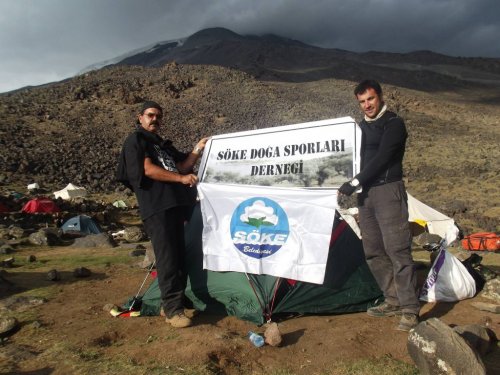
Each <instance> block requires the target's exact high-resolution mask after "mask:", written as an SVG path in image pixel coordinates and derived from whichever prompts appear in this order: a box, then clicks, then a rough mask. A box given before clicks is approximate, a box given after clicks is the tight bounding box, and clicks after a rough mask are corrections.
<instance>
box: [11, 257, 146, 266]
mask: <svg viewBox="0 0 500 375" xmlns="http://www.w3.org/2000/svg"><path fill="white" fill-rule="evenodd" d="M133 261H136V260H135V259H131V257H130V256H129V255H128V254H116V255H104V256H103V255H98V254H83V255H82V254H78V255H67V254H65V255H54V256H46V257H44V258H40V259H37V261H36V262H28V261H27V260H23V259H20V260H19V261H17V259H16V265H19V266H22V267H23V269H25V270H37V269H49V268H57V269H62V268H70V269H73V268H76V267H107V266H109V265H111V264H129V263H131V262H133Z"/></svg>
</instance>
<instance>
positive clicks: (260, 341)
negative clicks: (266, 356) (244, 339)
mask: <svg viewBox="0 0 500 375" xmlns="http://www.w3.org/2000/svg"><path fill="white" fill-rule="evenodd" d="M248 339H249V340H250V342H251V343H252V344H254V346H256V347H257V348H260V347H261V346H263V345H264V337H262V336H261V335H258V334H257V333H255V332H252V331H250V332H248Z"/></svg>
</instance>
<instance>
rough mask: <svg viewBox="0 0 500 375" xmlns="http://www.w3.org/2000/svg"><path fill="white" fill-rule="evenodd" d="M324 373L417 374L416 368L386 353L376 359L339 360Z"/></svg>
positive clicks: (367, 374) (360, 374) (365, 374)
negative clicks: (339, 361)
mask: <svg viewBox="0 0 500 375" xmlns="http://www.w3.org/2000/svg"><path fill="white" fill-rule="evenodd" d="M326 374H335V375H418V374H419V372H418V369H417V368H416V367H415V366H413V365H410V364H408V363H406V362H402V361H398V360H396V359H394V358H392V357H391V356H389V355H387V356H384V357H381V358H376V359H362V360H358V361H354V362H341V363H339V364H338V365H336V366H335V367H333V368H331V369H330V370H329V371H328V372H325V375H326Z"/></svg>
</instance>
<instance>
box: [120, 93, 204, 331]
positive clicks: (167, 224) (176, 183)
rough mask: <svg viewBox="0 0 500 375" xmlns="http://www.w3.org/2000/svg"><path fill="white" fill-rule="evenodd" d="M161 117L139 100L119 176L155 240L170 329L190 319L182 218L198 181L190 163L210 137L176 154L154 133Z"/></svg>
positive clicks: (153, 107) (160, 111)
mask: <svg viewBox="0 0 500 375" xmlns="http://www.w3.org/2000/svg"><path fill="white" fill-rule="evenodd" d="M162 117H163V109H162V107H161V106H160V105H159V104H158V103H156V102H154V101H146V102H144V103H143V104H142V106H141V109H140V112H139V115H138V118H137V125H138V126H137V129H136V131H135V132H133V133H132V134H130V135H129V136H128V137H127V139H126V140H125V142H124V144H123V148H122V152H121V155H120V159H119V162H118V172H117V180H118V181H120V182H122V183H124V184H125V186H127V187H129V188H130V189H132V190H133V191H134V193H135V195H136V197H137V201H138V203H139V212H140V215H141V219H142V221H143V223H144V228H145V230H146V233H147V234H148V236H149V238H150V239H151V242H152V244H153V251H154V253H155V258H156V269H157V272H158V286H159V288H160V293H161V299H162V310H163V311H162V315H165V316H166V322H167V323H169V324H171V325H172V326H173V327H176V328H184V327H189V326H190V325H191V323H192V322H191V318H190V317H188V316H186V313H185V309H184V289H185V286H186V277H185V275H184V274H183V257H184V220H185V217H186V212H187V210H186V208H187V207H189V206H191V205H192V204H193V203H194V202H193V196H195V192H196V190H195V189H196V187H195V185H196V184H197V182H198V177H197V176H196V175H195V174H194V173H193V167H194V165H195V163H196V162H197V161H198V158H199V157H200V154H201V152H202V151H203V149H204V148H205V144H206V142H207V140H208V138H203V139H201V140H200V141H199V142H198V143H197V144H196V146H195V148H194V149H193V151H191V152H190V153H183V152H180V151H178V150H177V149H176V148H175V147H174V146H173V145H172V141H170V140H164V139H162V138H161V137H160V136H159V135H158V131H159V129H160V127H161V122H162Z"/></svg>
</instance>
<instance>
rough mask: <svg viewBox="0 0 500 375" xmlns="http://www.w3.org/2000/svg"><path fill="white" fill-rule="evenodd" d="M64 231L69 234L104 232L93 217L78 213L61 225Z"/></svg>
mask: <svg viewBox="0 0 500 375" xmlns="http://www.w3.org/2000/svg"><path fill="white" fill-rule="evenodd" d="M61 229H62V231H63V233H69V234H98V233H102V230H101V228H100V227H99V224H97V223H96V222H95V221H94V220H93V219H92V218H91V217H89V216H86V215H78V216H75V217H72V218H71V219H69V220H67V221H66V222H65V223H64V224H63V225H62V227H61Z"/></svg>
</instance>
